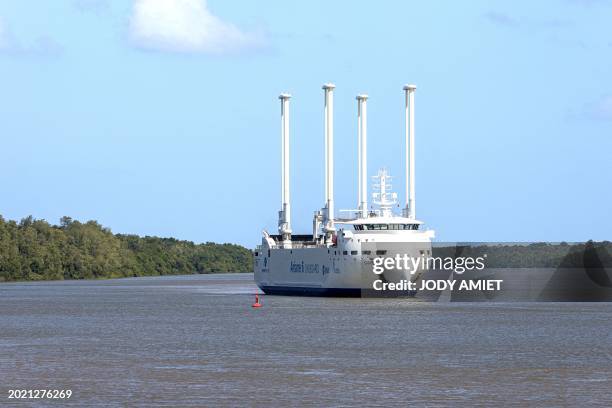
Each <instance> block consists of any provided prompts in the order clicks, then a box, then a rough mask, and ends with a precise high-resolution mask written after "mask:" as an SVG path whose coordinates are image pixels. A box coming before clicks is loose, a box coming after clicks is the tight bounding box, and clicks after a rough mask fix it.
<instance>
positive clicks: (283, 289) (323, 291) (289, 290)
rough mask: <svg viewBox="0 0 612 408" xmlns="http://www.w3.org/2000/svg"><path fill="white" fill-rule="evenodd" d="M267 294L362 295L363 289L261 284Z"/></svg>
mask: <svg viewBox="0 0 612 408" xmlns="http://www.w3.org/2000/svg"><path fill="white" fill-rule="evenodd" d="M260 289H261V290H263V291H264V293H265V294H266V295H287V296H331V297H361V289H347V288H308V287H300V286H260Z"/></svg>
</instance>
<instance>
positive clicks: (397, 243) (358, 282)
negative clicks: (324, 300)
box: [254, 231, 431, 296]
mask: <svg viewBox="0 0 612 408" xmlns="http://www.w3.org/2000/svg"><path fill="white" fill-rule="evenodd" d="M338 236H339V238H338V242H337V245H336V246H329V247H326V246H315V247H299V246H300V245H299V243H296V242H294V245H296V244H297V245H296V246H298V247H297V248H292V249H288V248H278V247H277V248H275V247H274V246H269V245H267V244H266V243H265V242H264V244H263V245H261V246H260V247H258V249H257V251H256V256H255V265H254V266H255V268H254V270H255V282H256V283H257V285H258V286H259V288H260V289H261V290H263V291H264V292H265V293H266V294H286V295H309V296H366V294H369V293H372V291H373V290H374V281H376V280H383V281H384V282H400V281H402V280H410V281H416V280H417V279H418V278H419V277H420V275H421V271H420V270H419V269H417V270H416V271H415V273H411V271H407V270H397V269H395V270H385V272H384V273H382V274H380V275H378V274H375V273H374V272H373V260H374V258H376V257H384V258H393V257H395V256H396V255H400V256H404V255H408V256H409V257H414V258H416V257H419V256H421V255H430V254H431V242H430V240H429V236H430V235H429V234H428V231H425V232H420V231H377V233H371V232H370V233H368V232H366V231H363V232H361V233H359V232H357V231H346V232H344V231H340V232H339V234H338ZM407 239H411V241H408V240H407ZM366 240H367V241H366ZM404 294H405V295H413V294H414V293H408V292H406V293H404Z"/></svg>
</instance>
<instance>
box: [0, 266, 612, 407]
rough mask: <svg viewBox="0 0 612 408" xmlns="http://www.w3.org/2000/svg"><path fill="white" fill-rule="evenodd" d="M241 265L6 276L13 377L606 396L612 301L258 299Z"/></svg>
mask: <svg viewBox="0 0 612 408" xmlns="http://www.w3.org/2000/svg"><path fill="white" fill-rule="evenodd" d="M252 282H253V277H252V275H250V274H240V275H238V274H236V275H232V274H224V275H197V276H180V277H157V278H151V277H148V278H134V279H121V280H107V281H76V282H75V281H72V282H45V283H16V284H14V283H11V284H2V285H0V378H1V379H2V380H1V381H0V405H3V404H6V403H7V402H8V400H7V399H6V396H7V390H8V389H10V388H21V389H29V388H56V389H62V388H63V389H72V390H73V397H72V398H71V399H70V400H69V402H70V403H72V404H74V405H75V406H83V405H99V406H106V405H109V404H111V405H124V404H128V405H136V406H139V405H140V406H177V405H180V406H190V405H191V406H220V405H221V406H222V405H227V406H235V405H237V404H245V403H249V404H250V405H259V406H270V405H274V406H278V405H281V406H285V405H294V406H297V405H300V406H301V405H304V404H306V403H308V402H310V403H313V404H315V405H325V406H336V405H346V404H365V405H367V404H370V405H371V404H401V405H406V404H415V403H416V404H424V405H431V406H441V405H454V404H457V403H464V404H468V405H474V404H485V405H488V406H491V405H502V404H503V405H507V404H509V403H515V404H517V405H518V404H529V405H535V406H551V405H556V406H559V405H561V406H563V405H583V404H592V403H600V404H602V405H608V406H610V405H612V397H610V396H609V394H610V393H609V392H608V391H607V389H609V388H610V386H611V385H612V368H611V367H612V364H611V354H610V351H609V350H610V349H611V347H610V346H611V345H612V330H610V327H611V326H610V323H609V316H610V313H611V312H612V304H610V303H424V302H415V301H411V300H409V299H333V298H331V299H330V298H328V299H326V298H299V297H272V296H263V297H262V302H263V305H264V306H263V308H261V309H252V308H251V307H250V305H251V303H252V302H253V296H252V294H253V293H255V292H256V291H257V289H256V288H255V286H254V284H253V283H252Z"/></svg>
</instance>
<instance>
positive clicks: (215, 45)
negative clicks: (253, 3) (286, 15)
mask: <svg viewBox="0 0 612 408" xmlns="http://www.w3.org/2000/svg"><path fill="white" fill-rule="evenodd" d="M130 39H131V41H132V43H133V44H134V45H135V46H137V47H139V48H143V49H148V50H157V51H169V52H182V53H210V54H224V53H232V52H237V51H243V50H247V49H253V48H260V47H262V46H263V45H264V38H263V35H262V34H261V33H247V32H244V31H242V30H240V29H239V28H238V27H236V26H235V25H234V24H232V23H229V22H226V21H223V20H221V19H220V18H219V17H217V16H215V15H213V14H212V13H211V12H210V11H209V10H208V8H207V6H206V2H205V0H172V1H170V0H134V9H133V13H132V16H131V19H130Z"/></svg>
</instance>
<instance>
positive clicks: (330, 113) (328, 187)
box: [323, 83, 336, 240]
mask: <svg viewBox="0 0 612 408" xmlns="http://www.w3.org/2000/svg"><path fill="white" fill-rule="evenodd" d="M335 87H336V85H334V84H330V83H327V84H325V85H323V90H324V91H325V212H324V232H325V236H326V240H329V239H331V235H332V234H333V232H334V231H335V227H334V88H335Z"/></svg>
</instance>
